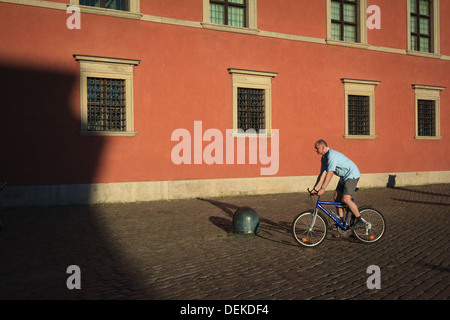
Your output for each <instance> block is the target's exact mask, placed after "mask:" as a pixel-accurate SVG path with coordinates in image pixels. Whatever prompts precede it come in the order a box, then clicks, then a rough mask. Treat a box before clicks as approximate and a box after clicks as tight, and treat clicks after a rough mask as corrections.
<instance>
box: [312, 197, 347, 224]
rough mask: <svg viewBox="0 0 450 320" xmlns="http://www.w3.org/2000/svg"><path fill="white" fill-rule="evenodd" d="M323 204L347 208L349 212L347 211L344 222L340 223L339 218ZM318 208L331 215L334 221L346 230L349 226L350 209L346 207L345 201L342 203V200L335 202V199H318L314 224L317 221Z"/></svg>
mask: <svg viewBox="0 0 450 320" xmlns="http://www.w3.org/2000/svg"><path fill="white" fill-rule="evenodd" d="M323 205H326V206H336V207H338V208H342V210H344V209H346V210H347V213H346V215H345V218H344V219H343V224H342V223H340V222H339V220H337V219H336V218H335V217H334V216H333V215H332V214H331V213H330V212H328V210H327V209H325V208H324V207H323ZM318 209H320V210H322V211H323V213H325V214H326V215H327V216H328V217H330V218H331V219H332V220H333V221H334V222H336V224H337V225H338V226H339V227H340V228H341V229H343V230H345V229H346V228H347V226H348V224H347V221H348V215H349V212H350V209H349V208H348V207H345V206H344V204H343V203H341V202H333V201H320V200H317V203H316V207H315V208H314V218H313V221H312V225H314V223H315V220H316V216H317V212H318Z"/></svg>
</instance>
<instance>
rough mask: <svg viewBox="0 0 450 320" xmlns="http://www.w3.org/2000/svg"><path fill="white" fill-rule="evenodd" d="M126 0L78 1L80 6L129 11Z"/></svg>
mask: <svg viewBox="0 0 450 320" xmlns="http://www.w3.org/2000/svg"><path fill="white" fill-rule="evenodd" d="M128 2H129V1H128V0H80V5H84V6H90V7H98V8H106V9H114V10H123V11H129V10H130V9H129V3H128Z"/></svg>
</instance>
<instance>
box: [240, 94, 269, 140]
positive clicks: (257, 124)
mask: <svg viewBox="0 0 450 320" xmlns="http://www.w3.org/2000/svg"><path fill="white" fill-rule="evenodd" d="M237 99H238V102H237V109H238V129H242V130H243V131H247V130H248V129H254V130H255V131H256V132H259V130H262V129H266V123H265V119H266V110H265V99H266V98H265V90H264V89H250V88H238V98H237Z"/></svg>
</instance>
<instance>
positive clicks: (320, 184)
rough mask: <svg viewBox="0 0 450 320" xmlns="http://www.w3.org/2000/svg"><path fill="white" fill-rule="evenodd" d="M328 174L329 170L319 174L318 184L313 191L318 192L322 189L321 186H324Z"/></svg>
mask: <svg viewBox="0 0 450 320" xmlns="http://www.w3.org/2000/svg"><path fill="white" fill-rule="evenodd" d="M326 175H327V172H326V171H325V172H323V173H321V174H319V175H318V176H317V180H316V185H315V186H314V188H313V190H312V192H313V193H317V192H318V191H319V190H320V187H321V186H322V184H323V181H324V180H325V176H326Z"/></svg>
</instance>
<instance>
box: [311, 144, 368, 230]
mask: <svg viewBox="0 0 450 320" xmlns="http://www.w3.org/2000/svg"><path fill="white" fill-rule="evenodd" d="M314 148H315V149H316V152H317V154H319V155H321V156H322V158H321V168H320V174H319V176H318V177H317V182H316V185H315V186H314V188H313V190H312V191H311V193H312V194H317V195H318V196H321V195H323V194H324V192H325V189H326V188H327V186H328V184H329V183H330V181H331V179H332V178H333V175H334V174H336V175H337V176H338V177H340V180H339V183H338V185H337V187H336V191H335V193H334V201H337V202H343V203H345V204H346V205H347V206H348V207H349V209H350V211H351V212H352V213H353V215H354V216H355V217H356V223H355V224H354V225H353V226H352V228H360V227H364V226H365V224H364V222H363V221H362V219H361V214H360V213H359V210H358V206H357V205H356V204H355V203H354V202H353V200H352V196H353V193H354V192H355V190H356V185H357V184H358V181H359V178H360V177H361V173H360V172H359V169H358V167H357V166H356V165H355V163H354V162H353V161H351V160H350V159H349V158H347V157H346V156H344V155H343V154H342V153H340V152H338V151H336V150H333V149H331V148H329V147H328V145H327V143H326V142H325V141H324V140H322V139H320V140H318V141H317V142H316V143H315V145H314ZM337 211H338V214H339V217H340V218H341V219H343V217H344V211H343V210H342V208H337Z"/></svg>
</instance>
